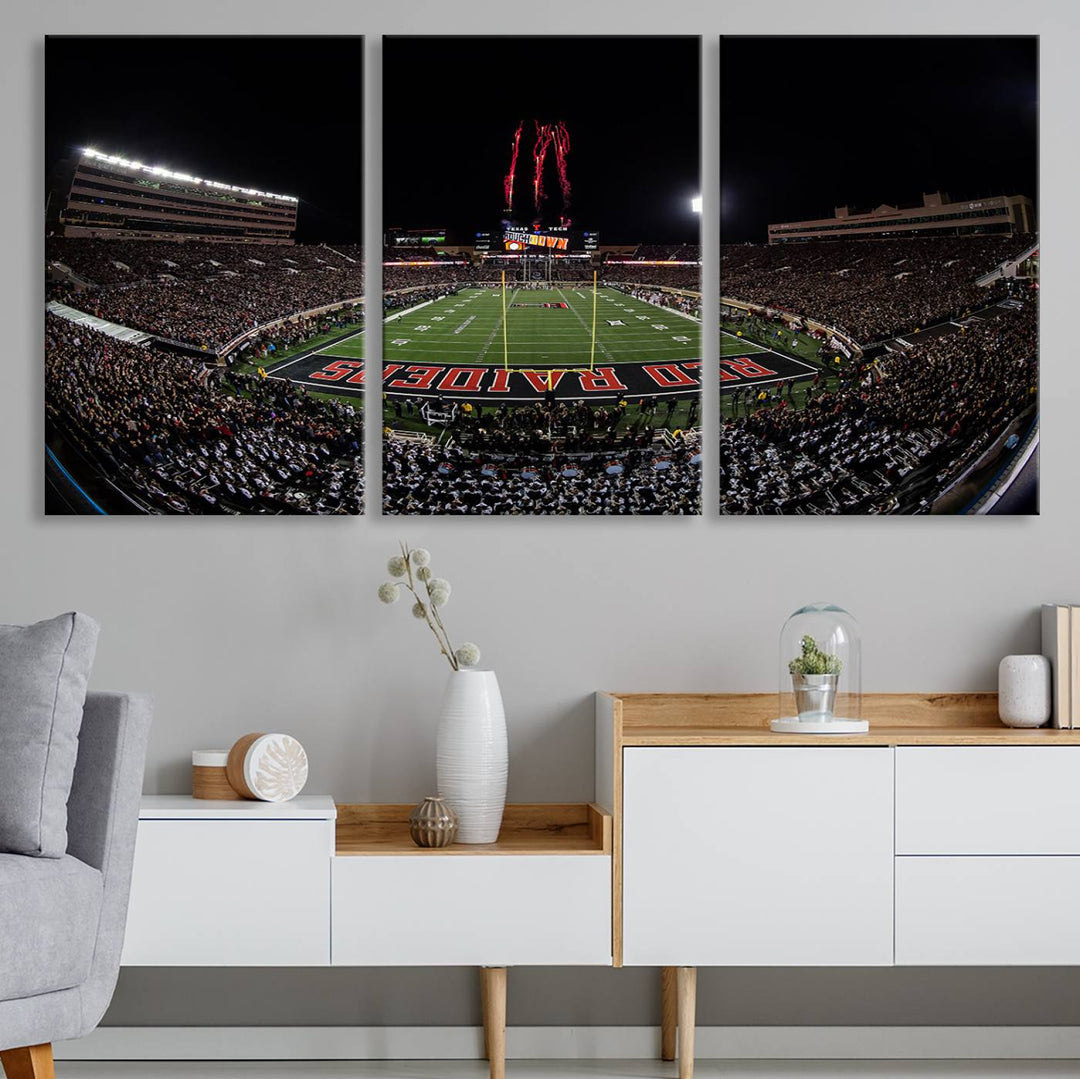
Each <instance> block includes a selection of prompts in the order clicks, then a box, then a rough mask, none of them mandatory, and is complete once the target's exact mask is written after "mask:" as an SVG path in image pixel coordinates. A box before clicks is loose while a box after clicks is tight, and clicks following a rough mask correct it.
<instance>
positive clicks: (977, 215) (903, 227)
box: [769, 191, 1036, 244]
mask: <svg viewBox="0 0 1080 1079" xmlns="http://www.w3.org/2000/svg"><path fill="white" fill-rule="evenodd" d="M1035 230H1036V229H1035V204H1034V203H1033V202H1032V201H1031V199H1029V198H1027V197H1026V196H1025V195H995V196H992V197H991V198H985V199H973V200H971V201H967V202H952V201H950V199H949V196H948V195H943V194H942V193H941V192H940V191H934V192H932V193H930V194H928V195H926V194H924V195H923V197H922V202H921V203H920V204H919V205H918V206H912V207H907V208H901V207H897V206H890V205H888V204H887V203H883V204H882V205H881V206H878V207H877V208H876V209H873V210H869V211H867V212H853V211H852V210H851V209H850V208H849V207H847V206H838V207H837V208H836V211H835V213H834V215H833V216H832V217H822V218H817V219H815V220H813V221H787V222H784V223H782V224H776V225H770V226H769V243H771V244H775V243H785V242H788V241H791V240H841V239H849V238H855V239H881V238H883V237H889V236H966V235H973V234H979V235H986V234H988V233H1007V234H1011V235H1016V234H1026V233H1033V232H1035Z"/></svg>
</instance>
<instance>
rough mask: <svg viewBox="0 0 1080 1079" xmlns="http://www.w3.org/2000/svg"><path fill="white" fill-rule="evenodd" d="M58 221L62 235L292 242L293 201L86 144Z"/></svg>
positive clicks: (294, 201)
mask: <svg viewBox="0 0 1080 1079" xmlns="http://www.w3.org/2000/svg"><path fill="white" fill-rule="evenodd" d="M65 197H66V202H65V204H64V206H63V209H62V210H61V211H60V216H59V223H60V224H61V225H62V227H63V234H64V235H65V236H95V237H122V238H124V239H189V240H208V241H224V240H227V241H231V242H233V243H236V242H242V243H260V244H291V243H292V242H293V233H294V232H295V230H296V211H297V206H298V202H297V199H296V198H294V197H293V196H291V195H274V194H271V193H270V192H266V191H257V190H255V189H253V188H246V187H238V186H236V185H234V184H226V183H221V182H219V181H217V180H204V179H202V178H200V177H195V176H190V175H188V174H187V173H180V172H173V171H172V170H170V169H166V168H162V167H160V166H156V165H144V164H142V163H141V162H138V161H129V160H127V159H126V158H123V157H118V156H116V155H112V154H104V153H101V152H99V151H97V150H92V149H86V150H83V151H82V154H81V156H80V157H79V159H78V161H77V162H76V163H75V167H74V172H73V174H72V177H71V184H70V187H69V188H68V190H67V191H66V193H65Z"/></svg>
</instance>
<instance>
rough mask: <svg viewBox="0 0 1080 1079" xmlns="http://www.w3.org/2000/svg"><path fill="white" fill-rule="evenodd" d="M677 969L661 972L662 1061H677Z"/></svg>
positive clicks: (663, 969)
mask: <svg viewBox="0 0 1080 1079" xmlns="http://www.w3.org/2000/svg"><path fill="white" fill-rule="evenodd" d="M675 971H676V968H675V967H662V968H661V970H660V1059H661V1060H674V1059H675V1032H676V1031H677V1030H678V1016H679V1012H678V1001H679V989H678V984H677V979H676V974H675Z"/></svg>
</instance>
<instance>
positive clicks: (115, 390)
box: [45, 38, 364, 515]
mask: <svg viewBox="0 0 1080 1079" xmlns="http://www.w3.org/2000/svg"><path fill="white" fill-rule="evenodd" d="M189 48H190V46H189V44H188V43H187V42H186V41H185V40H184V39H175V40H172V39H170V40H167V41H162V42H160V43H159V44H158V45H157V47H156V48H155V49H154V50H152V51H151V53H150V55H147V54H146V53H145V52H143V51H140V50H133V49H131V48H130V46H129V44H128V43H127V42H126V39H119V38H98V39H95V40H94V45H93V48H92V49H89V50H88V49H87V46H86V43H85V41H82V40H78V39H66V38H51V39H49V41H48V45H47V77H46V97H47V144H48V145H47V153H48V155H49V160H48V167H47V175H48V176H49V190H48V194H47V209H46V241H45V257H46V300H47V305H46V326H45V410H46V461H45V481H46V482H45V493H46V512H48V513H60V514H67V513H79V514H139V513H145V514H268V515H277V514H342V513H346V514H354V513H360V512H362V510H363V504H364V469H363V430H364V427H363V411H362V401H361V400H359V399H356V398H349V399H343V398H341V397H340V396H337V395H327V394H321V393H315V392H309V390H308V389H307V387H306V386H304V385H302V384H300V383H296V382H292V381H290V380H288V379H287V378H285V377H282V376H275V374H274V370H275V368H278V367H281V366H282V365H284V364H287V363H288V361H289V359H290V357H292V356H295V355H300V354H308V353H310V352H312V351H313V350H317V349H321V348H333V349H336V350H338V353H337V354H338V355H342V354H344V355H348V356H356V357H359V356H362V355H363V350H362V341H363V336H362V335H363V329H364V322H363V310H364V308H363V304H364V262H363V248H362V247H361V244H360V239H361V236H360V223H361V219H362V213H361V207H362V198H361V197H360V194H359V193H360V191H361V190H362V188H361V168H360V155H359V147H360V145H361V144H362V131H361V128H360V125H359V123H358V122H350V123H349V124H342V123H341V122H340V121H334V131H335V137H337V136H341V135H348V136H349V141H350V142H351V144H352V145H353V146H354V147H355V151H354V152H352V153H349V152H345V153H341V154H339V155H338V156H337V163H336V166H335V169H334V170H333V172H332V173H330V174H328V173H327V172H326V170H324V169H322V168H321V167H320V165H319V163H318V160H317V158H313V157H312V156H311V155H310V154H305V153H299V152H298V153H288V152H268V148H273V147H283V146H286V145H288V144H290V143H293V144H296V145H300V144H301V142H304V141H310V140H311V139H313V138H316V137H318V131H319V126H318V123H317V122H316V120H315V118H317V117H318V116H320V115H321V114H322V113H324V112H325V111H326V110H325V107H324V106H325V100H326V98H325V96H324V95H325V94H326V93H337V94H338V95H344V94H345V93H348V94H349V95H351V96H352V98H354V99H355V97H356V96H357V95H358V93H359V90H358V84H357V83H356V82H355V81H354V74H355V72H356V71H357V69H358V67H359V57H358V55H357V40H356V39H341V40H338V39H334V40H332V41H331V40H328V39H313V38H312V39H303V40H297V39H245V40H244V41H238V42H230V41H229V40H228V39H218V38H208V39H204V40H203V41H201V42H200V45H199V48H200V54H201V57H202V59H203V60H204V61H205V62H206V63H207V64H209V65H211V66H213V67H214V68H215V70H216V71H217V72H218V75H217V76H216V78H217V87H218V91H219V92H220V93H221V94H222V96H223V98H227V99H228V100H229V101H230V102H231V103H232V105H233V109H232V110H224V111H222V112H219V113H217V114H215V115H209V114H207V112H206V110H205V108H204V106H203V105H202V104H201V103H200V102H199V101H198V100H187V99H185V98H183V97H180V96H178V95H176V94H175V92H174V89H173V88H172V87H171V86H167V85H162V84H161V80H160V79H158V78H156V77H154V69H155V68H156V67H157V66H158V65H160V64H163V63H166V62H167V61H168V55H164V54H169V53H175V55H176V57H177V58H178V62H179V61H180V60H183V61H184V62H186V61H187V59H188V58H189V57H188V50H189ZM245 49H246V50H248V51H249V52H250V54H251V58H252V60H253V61H254V58H255V57H257V58H258V60H259V62H260V63H268V62H271V61H272V60H273V59H274V57H275V55H276V56H277V61H278V62H280V63H281V64H284V63H286V62H288V63H295V62H297V61H298V60H299V59H300V58H301V57H302V55H303V54H305V52H308V53H310V55H311V56H312V57H313V58H314V57H318V59H319V61H320V62H321V61H324V60H326V59H327V58H329V57H333V56H335V55H336V57H337V59H338V61H339V62H338V63H336V64H332V65H330V68H331V69H332V72H337V74H333V73H331V71H327V72H324V74H323V76H322V77H321V79H320V81H319V86H318V88H315V87H308V88H307V90H304V91H298V92H296V93H294V94H292V95H290V99H289V102H288V103H283V102H281V101H275V102H274V103H273V108H272V109H269V108H265V107H264V106H265V105H266V104H267V102H266V101H265V100H264V96H265V93H266V92H265V91H264V90H261V89H260V88H259V87H257V86H254V85H253V84H252V83H251V80H250V79H249V78H248V76H247V74H246V71H247V68H249V67H250V66H251V65H250V64H245V63H243V62H239V63H238V62H237V61H238V60H239V61H242V60H243V51H244V50H245ZM216 61H221V62H220V63H217V62H216ZM345 72H349V74H348V75H347V76H346V74H345ZM86 86H93V87H94V92H93V93H92V94H86V93H80V92H78V91H79V90H80V88H84V87H86ZM133 86H138V87H140V89H139V91H138V92H137V93H133V92H132V89H131V88H132V87H133ZM359 111H360V110H357V112H359ZM241 116H242V117H244V119H243V120H242V122H241V120H240V119H239V118H240V117H241ZM133 133H138V134H137V135H136V134H133ZM204 169H205V171H203V170H204ZM209 177H213V179H211V178H209ZM279 192H289V194H282V193H279Z"/></svg>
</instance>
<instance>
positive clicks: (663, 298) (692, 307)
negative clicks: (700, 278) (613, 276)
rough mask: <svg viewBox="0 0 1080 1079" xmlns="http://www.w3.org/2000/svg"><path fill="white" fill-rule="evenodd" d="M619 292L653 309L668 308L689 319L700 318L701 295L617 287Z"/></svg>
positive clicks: (644, 288) (655, 289)
mask: <svg viewBox="0 0 1080 1079" xmlns="http://www.w3.org/2000/svg"><path fill="white" fill-rule="evenodd" d="M617 287H618V289H619V291H620V292H627V293H629V295H631V296H633V297H634V299H635V300H644V302H645V303H651V304H652V305H653V306H654V307H670V308H671V309H672V310H673V311H681V312H682V313H683V314H684V315H689V316H690V318H700V316H701V294H700V293H698V294H696V295H691V296H684V295H682V294H680V293H678V292H665V291H663V290H662V289H659V288H646V287H642V286H639V287H637V288H629V289H628V288H626V287H625V286H624V285H620V286H617Z"/></svg>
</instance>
